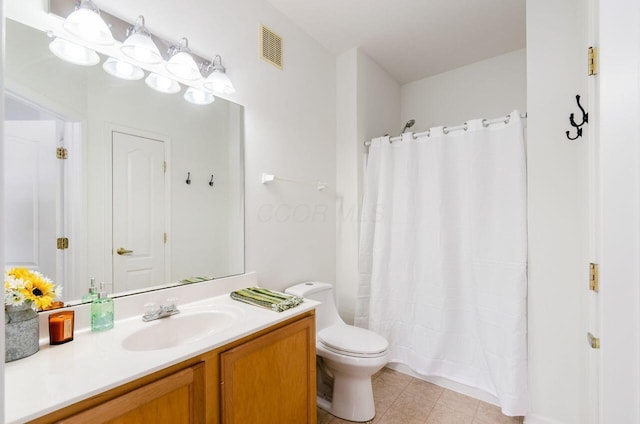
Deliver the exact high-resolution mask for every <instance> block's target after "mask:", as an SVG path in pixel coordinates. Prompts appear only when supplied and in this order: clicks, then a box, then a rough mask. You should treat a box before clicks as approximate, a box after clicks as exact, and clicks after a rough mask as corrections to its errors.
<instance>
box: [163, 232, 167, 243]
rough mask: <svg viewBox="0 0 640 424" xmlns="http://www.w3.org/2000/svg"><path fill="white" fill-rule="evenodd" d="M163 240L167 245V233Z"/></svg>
mask: <svg viewBox="0 0 640 424" xmlns="http://www.w3.org/2000/svg"><path fill="white" fill-rule="evenodd" d="M163 239H164V242H165V243H166V242H167V233H164V238H163Z"/></svg>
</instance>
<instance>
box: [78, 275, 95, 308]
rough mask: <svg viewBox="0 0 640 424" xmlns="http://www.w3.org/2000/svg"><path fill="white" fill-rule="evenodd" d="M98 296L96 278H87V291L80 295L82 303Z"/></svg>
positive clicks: (91, 300)
mask: <svg viewBox="0 0 640 424" xmlns="http://www.w3.org/2000/svg"><path fill="white" fill-rule="evenodd" d="M97 298H98V289H97V288H96V279H95V278H93V277H91V278H90V279H89V293H87V294H85V295H84V296H82V303H86V302H93V301H94V300H96V299H97Z"/></svg>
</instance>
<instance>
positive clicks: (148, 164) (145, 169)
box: [112, 131, 167, 292]
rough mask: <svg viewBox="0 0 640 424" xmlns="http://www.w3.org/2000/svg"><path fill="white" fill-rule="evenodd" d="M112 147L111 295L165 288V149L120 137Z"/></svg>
mask: <svg viewBox="0 0 640 424" xmlns="http://www.w3.org/2000/svg"><path fill="white" fill-rule="evenodd" d="M112 141H113V163H112V172H113V174H112V175H113V177H112V178H113V250H112V251H113V252H114V254H113V255H112V258H113V259H112V261H113V291H114V292H120V291H128V290H136V289H140V288H147V287H149V286H151V285H155V284H164V283H166V282H167V281H166V275H165V239H164V234H165V226H166V218H165V196H166V193H165V172H164V160H165V159H164V158H165V143H163V142H162V141H160V140H154V139H150V138H146V137H139V136H135V135H131V134H125V133H122V132H117V131H113V132H112Z"/></svg>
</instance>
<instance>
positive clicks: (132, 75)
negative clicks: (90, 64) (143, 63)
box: [102, 57, 144, 81]
mask: <svg viewBox="0 0 640 424" xmlns="http://www.w3.org/2000/svg"><path fill="white" fill-rule="evenodd" d="M102 69H104V70H105V71H106V72H107V73H108V74H109V75H113V76H114V77H116V78H120V79H124V80H129V81H135V80H139V79H142V78H144V71H143V70H142V68H140V67H139V66H136V65H133V64H131V63H128V62H124V61H122V60H120V59H116V58H113V57H110V58H109V59H107V60H106V61H105V62H104V63H103V64H102Z"/></svg>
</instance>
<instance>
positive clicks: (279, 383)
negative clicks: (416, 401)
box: [31, 310, 317, 424]
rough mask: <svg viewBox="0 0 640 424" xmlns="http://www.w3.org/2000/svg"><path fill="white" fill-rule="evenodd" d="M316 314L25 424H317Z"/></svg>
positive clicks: (296, 318) (289, 321)
mask: <svg viewBox="0 0 640 424" xmlns="http://www.w3.org/2000/svg"><path fill="white" fill-rule="evenodd" d="M315 359H316V358H315V312H314V311H313V310H312V311H308V312H305V313H303V314H301V315H298V316H296V317H293V318H291V319H289V320H287V321H284V322H282V323H279V324H275V325H273V326H271V327H269V328H266V329H264V330H261V331H258V332H256V333H254V334H251V335H249V336H247V337H244V338H242V339H240V340H237V341H235V342H231V343H229V344H227V345H225V346H222V347H220V348H218V349H215V350H212V351H210V352H207V353H204V354H202V355H198V356H197V357H194V358H192V359H189V360H187V361H184V362H181V363H179V364H176V365H173V366H171V367H168V368H165V369H163V370H161V371H158V372H156V373H153V374H151V375H148V376H145V377H143V378H140V379H138V380H135V381H132V382H129V383H127V384H124V385H122V386H120V387H117V388H115V389H112V390H109V391H107V392H104V393H101V394H99V395H97V396H93V397H91V398H89V399H86V400H84V401H81V402H78V403H76V404H74V405H71V406H68V407H66V408H62V409H60V410H57V411H55V412H52V413H50V414H48V415H46V416H43V417H40V418H38V419H36V420H33V421H31V422H32V423H34V424H40V423H65V424H79V423H91V424H97V423H109V424H148V423H167V424H182V423H185V424H186V423H197V424H200V423H206V424H248V423H251V424H272V423H292V424H304V423H308V424H316V420H317V413H316V384H315V381H316V369H315Z"/></svg>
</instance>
